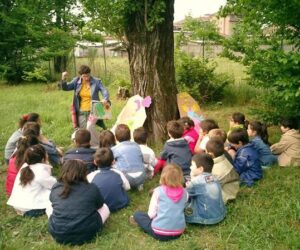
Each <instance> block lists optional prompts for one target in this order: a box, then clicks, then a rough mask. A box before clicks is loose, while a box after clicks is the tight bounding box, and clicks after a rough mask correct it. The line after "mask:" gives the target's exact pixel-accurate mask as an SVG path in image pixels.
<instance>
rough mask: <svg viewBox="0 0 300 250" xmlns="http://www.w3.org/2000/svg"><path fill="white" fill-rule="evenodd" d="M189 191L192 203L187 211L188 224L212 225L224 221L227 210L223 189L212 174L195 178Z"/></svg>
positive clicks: (204, 174)
mask: <svg viewBox="0 0 300 250" xmlns="http://www.w3.org/2000/svg"><path fill="white" fill-rule="evenodd" d="M187 191H188V193H189V197H190V198H191V201H190V203H189V205H188V206H187V207H186V211H185V219H186V222H188V223H199V224H206V225H210V224H216V223H218V222H220V221H222V220H223V219H224V217H225V214H226V208H225V205H224V202H223V199H222V188H221V185H220V183H219V181H218V180H217V178H216V177H214V176H213V175H212V174H211V173H203V174H201V175H198V176H197V177H195V178H193V179H192V180H191V183H190V185H189V186H188V188H187Z"/></svg>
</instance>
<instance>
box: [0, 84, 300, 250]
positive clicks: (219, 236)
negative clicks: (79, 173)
mask: <svg viewBox="0 0 300 250" xmlns="http://www.w3.org/2000/svg"><path fill="white" fill-rule="evenodd" d="M110 93H111V95H112V97H113V98H112V102H113V105H114V106H113V114H114V118H116V116H117V114H118V112H119V111H120V110H121V108H122V106H123V105H124V101H116V100H115V90H114V89H113V88H112V86H111V87H110ZM71 100H72V92H62V91H58V90H57V89H56V86H55V85H54V84H49V85H41V84H40V85H34V84H28V85H22V86H6V85H0V114H1V123H0V154H1V156H0V162H1V166H0V185H1V190H2V192H0V214H1V216H0V249H68V247H65V246H60V245H58V244H56V243H55V242H54V241H53V239H52V238H51V236H50V234H49V233H48V232H47V218H46V216H44V217H42V218H38V219H27V218H22V217H20V216H18V215H16V214H15V212H14V210H13V209H12V208H11V207H9V206H7V205H6V201H7V198H6V195H5V188H4V185H5V177H6V166H5V165H4V159H3V153H4V146H5V143H6V141H7V139H8V137H9V136H10V135H11V133H12V132H13V131H14V130H16V128H17V121H18V119H19V117H20V115H21V114H23V113H27V112H37V113H39V114H40V115H41V117H42V122H43V124H42V130H43V134H45V135H46V136H47V137H49V138H51V139H53V140H54V141H55V142H56V143H57V144H58V145H60V146H64V147H66V148H67V147H69V146H70V143H71V141H70V135H71V133H72V127H71V119H70V115H69V112H68V111H69V106H70V104H71ZM202 109H203V112H204V114H205V115H206V116H207V117H209V118H214V119H216V120H217V121H218V122H219V125H220V127H222V128H224V129H226V130H227V129H228V117H229V116H230V114H231V113H232V112H234V111H240V112H244V113H245V114H246V115H247V114H248V110H249V106H234V105H227V106H222V105H221V106H215V105H210V106H205V107H202ZM112 123H113V121H111V122H109V123H108V124H107V125H108V126H111V125H112ZM279 137H280V134H279V131H278V129H277V128H275V127H274V128H272V130H271V142H275V141H277V140H278V139H279ZM157 151H159V149H157ZM55 172H56V173H57V172H58V170H55ZM299 179H300V171H299V168H279V167H274V168H272V169H269V170H266V171H265V174H264V179H263V180H261V181H260V182H258V183H257V185H255V186H254V187H253V188H245V187H243V188H242V189H241V191H240V193H239V196H238V198H237V200H236V201H235V202H234V203H231V204H229V205H228V206H227V216H226V219H225V220H224V221H223V222H221V223H220V224H218V225H215V226H206V227H199V226H195V225H188V226H187V229H186V232H185V233H184V235H183V236H182V237H181V238H180V239H178V240H175V241H173V242H167V243H161V242H158V241H155V240H154V239H152V238H150V237H148V236H147V235H146V234H144V233H143V232H142V231H141V230H140V229H139V228H137V227H134V226H132V225H130V224H129V223H128V218H129V216H130V215H132V213H133V212H134V211H137V210H142V211H147V208H148V205H149V201H150V197H149V195H148V191H149V190H150V189H151V188H153V187H155V186H156V185H157V184H158V181H159V178H158V177H155V178H154V179H153V180H151V181H148V182H147V183H146V184H145V189H144V191H143V192H141V193H139V192H136V191H130V192H129V196H130V198H131V204H130V206H129V207H127V208H126V209H123V210H121V211H119V212H117V213H114V214H113V215H112V216H111V217H110V218H109V219H108V221H107V224H106V225H105V228H104V230H103V232H102V233H101V234H100V235H99V236H98V237H97V238H96V240H95V242H93V243H91V244H86V245H84V246H81V247H76V248H75V249H299V248H300V199H299V197H300V182H299Z"/></svg>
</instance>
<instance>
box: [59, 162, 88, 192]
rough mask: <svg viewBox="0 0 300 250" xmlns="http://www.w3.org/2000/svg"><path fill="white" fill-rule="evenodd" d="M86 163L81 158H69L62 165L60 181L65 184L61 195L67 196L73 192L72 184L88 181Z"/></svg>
mask: <svg viewBox="0 0 300 250" xmlns="http://www.w3.org/2000/svg"><path fill="white" fill-rule="evenodd" d="M86 171H87V169H86V165H85V164H84V163H83V161H81V160H67V161H66V162H65V163H64V164H63V165H62V167H61V172H60V175H59V177H58V181H59V182H62V183H63V184H64V189H63V191H62V192H61V194H60V196H61V197H62V198H67V197H68V196H69V194H70V192H71V185H73V184H77V183H79V182H85V183H88V181H87V179H86V173H87V172H86Z"/></svg>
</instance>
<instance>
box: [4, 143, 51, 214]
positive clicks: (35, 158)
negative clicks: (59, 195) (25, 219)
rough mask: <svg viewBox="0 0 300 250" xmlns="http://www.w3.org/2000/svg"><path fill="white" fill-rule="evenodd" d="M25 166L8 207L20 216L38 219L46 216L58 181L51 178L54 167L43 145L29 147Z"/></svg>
mask: <svg viewBox="0 0 300 250" xmlns="http://www.w3.org/2000/svg"><path fill="white" fill-rule="evenodd" d="M24 162H25V163H24V164H23V165H22V167H21V169H20V171H19V173H18V174H17V177H16V180H15V183H14V187H13V190H12V193H11V196H10V198H9V200H8V202H7V204H8V205H10V206H12V207H14V208H15V210H16V211H17V213H18V214H21V215H23V216H29V217H37V216H40V215H43V214H45V210H46V208H47V207H48V206H49V195H50V190H51V188H52V186H53V185H54V184H55V183H56V179H55V178H54V177H53V176H51V169H52V166H50V165H49V164H48V157H47V153H46V151H45V149H44V148H43V147H42V146H41V145H34V146H31V147H29V148H28V149H27V150H26V152H25V156H24Z"/></svg>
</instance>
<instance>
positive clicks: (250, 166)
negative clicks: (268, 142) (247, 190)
mask: <svg viewBox="0 0 300 250" xmlns="http://www.w3.org/2000/svg"><path fill="white" fill-rule="evenodd" d="M233 166H234V168H235V170H236V171H237V172H238V174H239V175H240V180H241V184H246V185H247V186H248V187H250V186H252V185H253V184H254V181H256V180H260V179H261V178H262V177H263V172H262V168H261V165H260V162H259V156H258V153H257V151H256V150H255V149H254V147H253V145H252V144H250V143H248V144H246V145H244V146H243V147H241V148H239V149H238V150H237V152H236V156H235V158H234V160H233Z"/></svg>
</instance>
